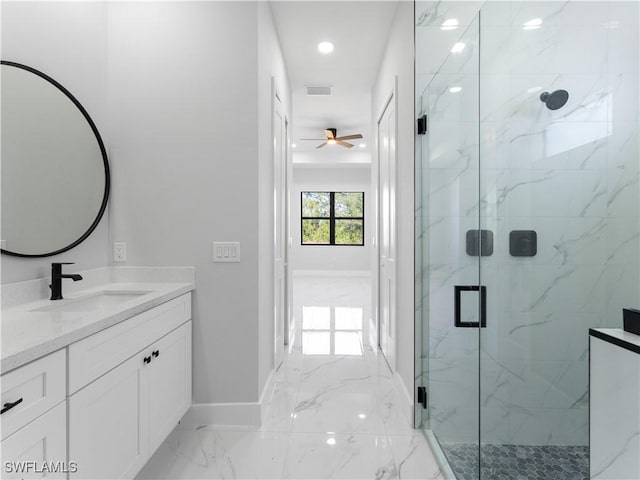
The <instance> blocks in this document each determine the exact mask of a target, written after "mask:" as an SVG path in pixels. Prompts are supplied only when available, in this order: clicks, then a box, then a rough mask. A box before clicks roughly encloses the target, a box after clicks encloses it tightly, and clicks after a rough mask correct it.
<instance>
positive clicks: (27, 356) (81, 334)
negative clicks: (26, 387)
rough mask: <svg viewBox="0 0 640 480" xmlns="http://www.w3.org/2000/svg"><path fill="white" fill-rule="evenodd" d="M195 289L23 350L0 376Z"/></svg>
mask: <svg viewBox="0 0 640 480" xmlns="http://www.w3.org/2000/svg"><path fill="white" fill-rule="evenodd" d="M194 289H195V284H193V283H185V284H184V285H182V286H180V287H177V288H175V289H173V290H171V291H169V292H166V293H163V294H162V295H159V296H157V297H154V298H152V299H149V300H147V301H146V302H143V303H140V304H138V305H134V306H132V307H129V308H127V309H125V310H122V311H119V312H117V313H114V314H110V315H107V316H106V317H104V318H101V319H99V320H96V321H95V322H93V323H91V324H89V325H85V326H83V327H80V328H78V329H76V330H73V331H70V332H67V333H65V334H63V335H60V336H59V337H56V338H53V339H51V340H47V341H44V342H42V343H40V344H38V345H34V346H32V347H29V348H27V349H25V350H21V351H19V352H16V353H14V354H11V355H9V356H7V357H5V358H2V360H1V361H0V375H4V374H5V373H8V372H10V371H12V370H15V369H16V368H19V367H21V366H23V365H26V364H27V363H30V362H32V361H34V360H38V359H39V358H42V357H44V356H45V355H48V354H50V353H53V352H55V351H57V350H60V349H62V348H66V347H68V346H69V345H71V344H72V343H75V342H77V341H79V340H82V339H84V338H87V337H89V336H91V335H93V334H95V333H98V332H100V331H102V330H105V329H107V328H109V327H112V326H114V325H116V324H118V323H120V322H123V321H125V320H128V319H129V318H131V317H134V316H136V315H138V314H140V313H142V312H145V311H147V310H150V309H151V308H154V307H157V306H158V305H162V304H163V303H166V302H168V301H169V300H173V299H174V298H177V297H179V296H181V295H184V294H186V293H189V292H192V291H193V290H194Z"/></svg>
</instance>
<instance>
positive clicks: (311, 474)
mask: <svg viewBox="0 0 640 480" xmlns="http://www.w3.org/2000/svg"><path fill="white" fill-rule="evenodd" d="M396 477H397V476H396V466H395V463H394V461H393V454H392V451H391V446H390V444H389V440H388V438H387V437H386V436H385V435H358V434H327V433H324V434H322V433H293V434H291V443H290V445H289V453H288V458H287V463H286V466H285V471H284V478H290V479H305V478H312V479H319V478H334V479H347V478H348V479H360V478H363V479H364V478H366V479H388V478H396Z"/></svg>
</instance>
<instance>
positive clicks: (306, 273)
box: [293, 270, 371, 278]
mask: <svg viewBox="0 0 640 480" xmlns="http://www.w3.org/2000/svg"><path fill="white" fill-rule="evenodd" d="M293 277H294V278H295V277H364V278H369V277H371V270H294V271H293Z"/></svg>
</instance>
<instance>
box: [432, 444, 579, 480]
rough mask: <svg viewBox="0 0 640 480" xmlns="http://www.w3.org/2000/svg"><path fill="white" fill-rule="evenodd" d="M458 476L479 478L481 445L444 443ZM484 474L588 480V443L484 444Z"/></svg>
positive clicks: (501, 479)
mask: <svg viewBox="0 0 640 480" xmlns="http://www.w3.org/2000/svg"><path fill="white" fill-rule="evenodd" d="M441 447H442V450H443V451H444V453H445V455H446V456H447V459H448V460H449V465H450V466H451V468H452V470H453V471H454V473H455V474H456V477H457V478H458V480H475V479H477V478H478V447H477V445H475V444H471V443H448V444H441ZM482 468H483V470H482V478H483V479H490V480H529V479H535V480H538V479H540V480H560V479H561V480H587V479H588V478H589V447H585V446H552V445H535V446H531V445H483V446H482Z"/></svg>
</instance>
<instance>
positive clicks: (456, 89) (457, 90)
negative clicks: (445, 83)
mask: <svg viewBox="0 0 640 480" xmlns="http://www.w3.org/2000/svg"><path fill="white" fill-rule="evenodd" d="M461 90H462V87H458V86H456V87H451V88H450V89H449V91H450V92H451V93H458V92H460V91H461Z"/></svg>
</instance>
